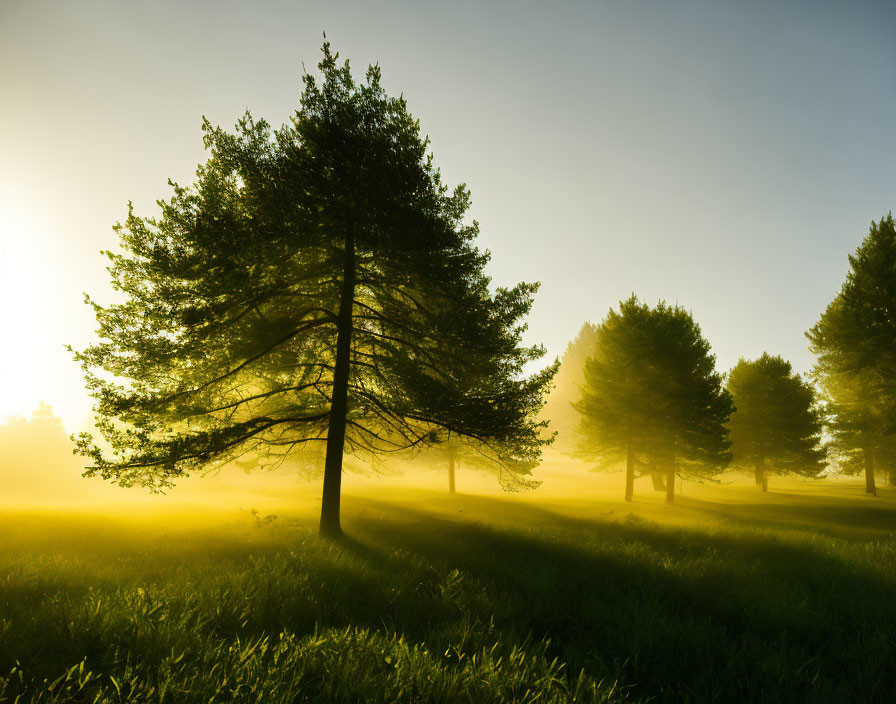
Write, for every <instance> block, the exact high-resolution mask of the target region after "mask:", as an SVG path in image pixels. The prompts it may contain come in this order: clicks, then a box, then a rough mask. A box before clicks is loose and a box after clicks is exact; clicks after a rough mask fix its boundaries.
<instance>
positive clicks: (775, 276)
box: [0, 0, 896, 428]
mask: <svg viewBox="0 0 896 704" xmlns="http://www.w3.org/2000/svg"><path fill="white" fill-rule="evenodd" d="M894 27H896V3H894V2H877V3H875V2H849V3H840V2H837V3H835V2H830V3H826V2H805V3H801V2H789V3H788V2H781V1H778V2H767V3H766V2H756V1H751V2H746V1H744V2H737V3H735V2H723V1H720V0H706V1H704V2H673V1H672V0H660V1H657V2H646V1H640V0H627V1H623V0H618V1H616V2H567V3H563V2H554V3H546V2H541V3H526V2H519V1H515V2H507V3H497V2H494V3H488V4H486V3H484V2H476V3H469V2H463V1H457V0H455V1H452V2H442V3H429V2H391V3H390V2H373V1H370V0H368V1H366V2H356V3H355V2H353V3H342V2H335V1H331V2H258V1H256V2H184V1H182V2H159V1H155V2H132V1H129V0H115V1H111V0H110V1H109V2H91V1H87V0H82V1H78V2H75V1H69V2H61V1H60V2H41V1H40V0H0V238H2V254H0V286H2V321H0V330H2V335H3V341H2V345H0V373H2V379H0V419H2V418H3V417H5V416H6V415H8V414H13V413H18V414H24V415H27V414H30V413H31V411H32V410H33V408H34V407H35V406H36V405H37V402H38V401H39V400H40V399H45V400H46V401H48V402H49V403H51V404H53V406H54V407H55V408H56V409H57V412H59V413H60V414H61V415H62V416H63V418H64V419H65V421H66V423H67V424H68V426H69V427H70V428H71V427H72V426H73V425H75V424H77V423H79V422H80V421H81V420H82V419H83V418H85V417H86V415H87V412H88V409H89V405H90V403H89V399H87V397H86V396H85V394H84V393H83V391H82V390H81V377H80V372H79V370H78V369H77V367H76V366H75V365H74V363H72V362H71V360H70V356H69V355H68V353H67V352H65V350H64V349H63V344H64V343H66V342H68V343H72V344H74V345H75V346H76V347H77V346H83V345H84V344H85V343H86V342H87V341H88V340H89V339H90V337H91V335H92V330H93V319H92V314H91V313H90V311H89V309H87V307H86V306H84V305H83V299H82V295H81V294H82V292H83V291H89V292H90V293H91V294H92V295H94V296H95V297H96V298H98V299H99V300H103V299H104V298H107V297H108V288H107V284H106V279H107V277H106V272H105V269H104V266H105V263H104V260H103V258H102V257H101V256H100V255H99V254H98V251H99V250H100V249H105V248H113V247H114V246H115V243H116V240H115V237H114V234H113V232H112V225H113V224H114V223H115V222H116V221H117V220H119V219H122V218H123V217H124V215H125V212H126V203H127V201H128V200H133V201H134V204H135V206H136V209H137V212H138V213H140V214H151V213H153V212H154V208H155V205H154V201H155V199H157V198H160V197H166V196H167V195H168V194H169V189H168V187H167V186H166V181H167V179H168V178H169V177H170V178H172V179H174V180H176V181H179V182H181V183H184V184H186V183H189V182H191V181H192V175H193V171H194V169H195V166H196V164H197V163H198V162H200V161H202V160H203V159H204V155H203V151H202V144H201V131H200V125H201V117H202V116H203V115H206V116H207V117H208V118H209V119H210V120H211V121H212V122H214V123H219V124H222V125H225V126H228V127H229V126H231V125H232V124H233V123H234V122H235V120H236V118H237V117H238V116H239V115H240V114H241V113H242V111H243V110H244V109H245V108H246V107H248V108H250V109H251V110H252V111H253V113H254V114H255V115H256V116H260V117H265V118H267V119H268V120H269V121H270V122H272V123H274V124H276V125H279V124H280V123H282V122H283V121H285V120H286V119H288V117H289V115H290V114H291V113H292V111H293V110H294V109H295V107H296V105H297V99H298V95H299V90H300V80H299V79H300V75H301V71H302V64H303V63H304V65H305V66H306V67H308V68H309V69H310V68H311V67H314V66H316V64H317V61H318V58H319V48H320V44H321V35H322V32H323V31H326V33H327V36H328V38H329V39H330V40H331V41H332V43H333V45H334V48H336V49H337V50H338V51H339V52H340V53H341V54H342V56H344V57H347V58H349V59H350V60H351V62H352V63H353V65H354V66H355V69H356V71H358V72H360V71H361V70H362V69H363V67H364V66H366V64H368V63H370V62H379V63H380V65H381V66H382V69H383V80H384V84H385V85H386V87H387V89H388V90H390V91H391V92H394V93H399V92H403V93H404V95H405V96H406V97H407V98H408V101H409V105H410V108H411V110H412V111H413V112H414V113H415V115H416V116H417V117H419V118H420V120H421V123H422V126H423V129H424V131H425V132H426V133H428V134H429V135H430V137H431V138H432V143H433V150H434V153H435V157H436V161H437V162H438V164H439V165H440V166H441V167H442V171H443V173H444V175H445V176H446V178H447V180H448V182H449V183H455V182H457V181H465V182H466V183H467V184H468V185H469V187H470V188H471V190H472V193H473V199H474V207H473V216H474V217H475V218H477V219H478V220H479V221H480V224H481V227H482V236H481V245H482V246H484V247H488V248H489V249H491V250H492V252H493V261H492V265H491V271H492V273H493V275H494V278H495V280H496V282H497V283H502V284H509V283H514V282H516V281H518V280H539V281H541V282H542V289H541V292H540V293H539V295H538V298H537V302H536V304H535V307H534V309H533V312H532V316H531V319H530V330H529V337H530V339H531V340H532V341H540V342H543V343H544V344H545V345H546V346H547V347H548V350H549V352H550V354H551V356H553V355H557V354H560V353H562V351H563V349H564V348H565V345H566V343H567V341H568V340H569V339H570V338H571V337H572V336H573V335H574V334H575V333H576V331H577V330H578V328H579V327H580V326H581V324H582V322H583V321H584V320H586V319H591V320H594V321H597V320H600V319H601V318H602V317H603V316H604V314H605V313H606V311H607V309H608V308H609V307H610V306H612V305H614V304H615V303H616V302H617V301H618V300H619V299H621V298H626V297H627V296H628V295H629V294H630V293H631V292H636V293H638V294H639V295H641V296H642V297H643V298H645V299H647V300H648V301H650V302H655V301H656V300H657V299H659V298H665V299H666V300H668V301H673V302H675V301H677V302H679V303H681V304H682V305H684V306H686V307H688V308H690V309H691V310H693V312H694V315H695V317H696V319H697V320H698V321H699V323H700V324H701V325H702V327H703V331H704V334H705V335H706V336H707V337H708V339H709V340H710V342H711V343H712V345H713V347H714V349H715V351H716V354H717V355H718V359H719V366H720V367H721V368H723V369H727V368H729V367H730V366H731V365H732V364H733V363H734V362H735V361H736V360H737V358H738V357H739V356H742V355H746V356H754V355H758V354H759V353H761V352H762V351H763V350H768V351H770V352H773V353H780V354H782V355H784V356H786V357H788V358H790V359H791V360H792V361H793V362H794V364H795V366H796V368H797V369H799V370H801V371H802V370H807V369H808V368H809V367H810V365H811V363H812V358H811V355H810V354H809V352H808V350H807V348H806V341H805V338H804V337H803V332H804V331H805V330H806V329H807V328H808V327H809V326H811V325H812V323H813V322H814V321H815V320H816V319H817V317H818V315H819V314H820V313H821V312H822V311H823V310H824V308H825V306H826V305H827V303H828V301H829V300H830V299H831V298H832V297H833V295H834V294H835V292H836V291H837V289H838V287H839V285H840V283H841V281H842V279H843V276H844V274H845V272H846V268H847V254H848V253H849V252H851V251H852V250H854V249H855V247H856V246H857V245H858V243H859V241H860V240H861V238H862V237H863V235H864V234H865V233H866V232H867V229H868V225H869V222H870V221H871V220H872V219H877V218H879V217H880V216H881V215H883V214H885V213H886V212H887V211H889V210H890V209H892V208H894V206H896V169H894V164H896V33H894Z"/></svg>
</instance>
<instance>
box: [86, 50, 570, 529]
mask: <svg viewBox="0 0 896 704" xmlns="http://www.w3.org/2000/svg"><path fill="white" fill-rule="evenodd" d="M319 69H320V74H321V75H320V78H317V77H315V76H313V75H310V74H307V75H305V76H304V91H303V93H302V96H301V100H300V106H299V109H298V110H297V112H296V113H295V115H294V116H293V117H292V119H291V121H290V122H289V123H287V124H286V125H284V126H282V127H281V128H280V129H278V130H273V129H272V128H271V127H270V126H269V125H268V123H267V122H265V121H264V120H256V119H254V118H253V117H252V116H251V115H250V114H249V113H246V115H245V116H244V117H243V118H242V119H241V120H240V121H239V123H238V125H237V127H236V130H235V131H234V132H233V133H230V132H227V131H225V130H223V129H221V128H218V127H213V126H212V125H211V124H209V123H208V122H207V121H206V122H205V124H204V133H205V137H204V142H205V146H206V148H207V150H208V151H209V153H210V155H209V158H208V161H207V162H206V163H205V164H204V165H201V166H200V167H199V168H198V170H197V180H196V183H195V184H194V185H193V186H190V187H181V186H179V185H177V184H174V183H172V184H171V185H172V188H173V195H172V197H171V198H170V199H169V200H167V201H159V206H160V209H161V212H160V214H159V215H158V216H157V217H146V218H143V217H138V216H137V215H135V214H134V212H133V209H132V208H131V209H130V210H129V214H128V218H127V220H126V221H125V222H124V223H123V224H120V225H118V226H117V228H116V229H117V231H118V233H119V235H120V240H121V250H122V251H121V252H119V253H106V254H107V256H108V257H109V260H110V262H111V264H110V266H109V271H110V273H111V277H112V283H113V285H114V287H115V288H116V289H117V290H118V291H119V292H120V293H121V294H123V299H124V300H123V302H121V303H115V304H112V305H108V306H102V305H99V304H97V303H92V304H93V307H94V309H95V312H96V316H97V321H98V324H99V330H98V333H99V338H100V339H99V341H98V342H97V343H95V344H94V345H92V346H90V347H88V348H87V349H86V350H84V351H82V352H79V353H77V355H76V356H77V358H78V359H79V360H80V361H81V363H82V366H83V368H84V371H85V374H86V378H87V382H88V386H89V388H90V390H91V391H92V393H93V395H94V398H95V399H96V404H95V412H96V415H97V417H98V423H97V427H98V428H99V430H100V431H101V433H102V436H103V438H104V440H105V445H106V446H105V447H103V446H101V443H98V442H97V441H95V439H94V438H92V437H91V436H89V435H83V436H82V437H81V438H80V442H79V447H80V451H81V452H82V453H84V454H86V455H87V456H89V457H90V458H91V459H92V465H91V466H90V467H89V468H88V470H87V473H88V474H98V475H100V476H102V477H104V478H107V479H110V480H113V481H115V482H117V483H119V484H122V485H133V484H141V485H145V486H149V487H152V488H164V487H168V486H170V485H171V484H172V483H173V482H174V481H175V480H176V479H177V478H178V477H182V476H185V475H187V474H189V473H190V472H191V471H195V470H197V469H200V468H203V467H207V466H208V465H209V464H216V463H225V462H229V461H232V460H236V459H238V458H240V457H243V456H246V455H253V456H254V455H263V456H270V455H273V456H275V457H277V456H280V457H283V456H288V455H289V453H290V452H293V451H295V450H297V449H299V448H301V447H303V446H305V445H307V444H310V443H311V444H313V443H323V444H325V447H326V450H325V452H326V459H325V467H324V480H323V483H324V487H323V505H322V511H321V533H322V534H325V535H338V534H339V533H340V532H341V527H340V523H339V497H340V482H341V474H342V465H343V462H342V460H343V452H344V451H345V452H348V453H349V454H351V455H355V456H377V455H382V454H383V453H389V452H400V451H406V450H407V449H409V448H417V447H422V446H425V445H428V444H432V443H435V442H439V441H440V440H443V439H444V438H445V437H447V436H449V435H455V436H459V437H463V438H466V439H468V440H469V441H472V442H476V443H480V444H481V445H482V446H484V447H488V448H492V449H493V451H494V456H495V458H496V459H497V460H498V461H507V463H508V466H509V467H513V466H516V465H517V464H518V463H520V462H534V461H536V460H537V459H538V458H539V457H540V452H541V447H542V446H543V444H544V442H545V440H544V426H545V423H544V422H543V421H540V420H539V419H538V418H537V414H538V412H539V410H540V409H541V406H542V402H543V401H542V397H543V393H544V391H545V389H546V387H547V386H548V385H549V383H550V380H551V378H552V376H553V374H554V372H555V370H556V366H555V365H552V366H548V367H547V368H544V369H542V370H541V371H537V372H535V373H527V369H528V368H529V365H531V363H532V362H534V361H536V360H538V359H539V358H541V357H542V356H543V354H544V351H543V348H541V347H540V346H528V347H527V346H523V345H522V344H521V339H522V334H523V332H524V330H525V323H524V319H525V316H526V315H527V313H528V312H529V309H530V307H531V304H532V297H533V294H534V293H535V291H536V290H537V284H528V283H523V284H519V285H517V286H515V287H512V288H502V287H498V288H496V289H494V290H492V289H493V287H492V285H491V281H490V279H489V277H488V275H487V274H486V270H485V269H486V264H487V263H488V261H489V253H488V252H486V251H481V250H479V249H478V248H477V247H476V246H475V239H476V236H477V234H478V225H477V223H476V222H475V221H473V222H467V220H466V213H467V210H468V208H469V205H470V194H469V192H468V190H467V189H466V188H465V187H464V186H463V185H460V186H458V187H457V188H455V189H453V190H449V189H448V188H447V187H446V186H445V185H444V184H443V183H442V180H441V177H440V174H439V171H438V169H437V168H436V167H435V166H434V163H433V157H432V155H431V154H429V153H428V151H427V150H428V140H427V139H426V138H425V137H423V136H422V135H421V133H420V126H419V123H418V121H417V120H416V119H414V117H413V116H412V115H411V114H410V113H409V112H408V109H407V105H406V102H405V100H404V99H403V98H394V97H390V96H388V95H387V94H386V93H385V91H384V90H383V88H382V86H381V84H380V71H379V69H378V68H377V67H374V66H372V67H370V68H368V70H367V73H366V80H365V81H363V82H361V83H355V81H354V79H353V77H352V74H351V71H350V68H349V65H348V62H345V63H339V61H338V55H337V54H335V53H333V52H331V50H330V48H329V45H328V44H324V47H323V60H322V61H321V63H320V64H319Z"/></svg>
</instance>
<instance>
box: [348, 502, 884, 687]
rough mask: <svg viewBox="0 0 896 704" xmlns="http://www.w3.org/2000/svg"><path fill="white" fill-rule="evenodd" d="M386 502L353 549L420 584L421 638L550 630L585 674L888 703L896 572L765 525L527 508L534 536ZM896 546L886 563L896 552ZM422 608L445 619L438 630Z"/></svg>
mask: <svg viewBox="0 0 896 704" xmlns="http://www.w3.org/2000/svg"><path fill="white" fill-rule="evenodd" d="M502 504H503V502H501V501H497V500H492V499H484V498H480V499H475V498H472V497H465V499H464V501H463V504H462V505H465V506H467V507H468V508H469V507H472V506H475V507H476V511H475V513H476V514H477V515H488V513H489V511H488V509H489V507H490V506H491V507H492V508H494V509H495V513H497V514H499V515H500V514H502V512H506V511H507V506H506V505H502ZM695 505H698V506H699V507H700V508H701V509H703V510H706V507H703V506H701V505H699V504H695ZM378 508H379V510H380V511H381V512H382V514H383V515H387V514H388V513H390V512H391V513H392V516H393V518H392V519H391V520H390V519H387V518H381V519H376V520H370V519H368V520H365V521H364V522H363V524H362V523H359V524H357V525H356V526H350V528H355V529H357V531H358V534H359V535H363V537H361V538H358V539H357V540H356V542H355V543H354V544H351V545H350V546H349V547H348V548H347V549H349V550H362V549H363V550H364V551H366V554H367V555H368V556H369V555H371V552H370V551H371V550H373V549H378V550H379V558H378V559H379V560H381V561H382V560H385V562H382V563H381V564H386V565H388V567H387V568H386V569H385V573H391V574H394V575H395V576H396V578H397V579H398V580H399V581H403V580H406V578H407V576H408V575H409V574H413V579H416V580H418V582H417V583H418V585H419V587H420V588H419V590H418V591H417V592H415V593H414V594H411V595H404V598H399V599H398V600H397V604H398V606H399V608H398V609H396V610H395V611H393V612H391V613H390V615H389V620H388V622H389V625H390V627H392V628H394V629H396V630H399V631H401V632H403V633H405V634H407V635H408V636H410V637H414V638H423V637H426V633H429V635H430V637H431V636H432V632H433V628H435V630H436V632H438V631H439V630H440V629H441V630H442V631H443V632H444V633H445V634H446V636H450V635H451V634H452V633H453V630H452V626H454V625H455V624H456V623H457V622H458V621H463V622H464V623H465V624H467V628H468V631H467V634H466V636H465V637H466V638H467V639H468V640H469V641H470V643H469V646H470V647H473V646H474V645H478V644H479V643H480V642H484V641H483V639H484V638H486V637H492V638H494V637H495V636H496V635H497V636H498V637H500V638H501V639H506V640H508V641H509V642H526V640H527V638H534V639H537V640H540V639H545V638H549V639H551V641H552V646H551V647H552V649H553V650H554V652H555V655H556V656H557V657H559V658H560V659H561V661H563V662H565V663H566V664H567V666H568V667H569V668H570V669H571V670H572V671H577V670H578V669H579V668H584V669H585V670H586V671H587V672H588V673H589V674H591V675H593V676H595V677H596V678H598V679H600V678H619V679H621V680H622V681H623V682H625V683H628V684H631V685H633V686H634V690H633V691H634V692H635V693H637V694H639V695H649V696H655V697H659V698H661V699H667V698H668V699H676V700H680V699H683V698H684V699H687V698H689V697H690V698H693V699H695V700H712V699H719V700H722V701H732V700H741V701H744V700H751V701H761V700H770V701H771V700H775V701H780V700H781V699H782V698H784V699H787V698H796V697H797V696H804V695H805V694H806V693H808V692H811V693H812V696H813V697H815V698H816V699H819V698H820V699H821V700H832V701H834V700H842V699H843V698H844V697H847V698H852V697H853V696H854V695H855V694H856V693H861V695H862V697H863V698H865V699H866V700H881V699H882V696H881V692H882V690H880V689H877V688H878V687H879V686H883V684H884V683H885V682H887V681H888V678H890V677H892V675H893V669H892V668H893V666H892V664H891V658H889V657H886V656H885V655H884V653H887V652H889V648H890V646H889V643H890V642H891V639H892V637H893V636H894V635H896V633H894V626H893V623H894V619H893V617H894V616H896V607H894V605H893V600H892V594H893V590H894V587H896V580H894V579H893V575H892V574H891V573H889V572H886V571H884V570H878V569H873V568H868V569H861V568H857V564H856V563H854V562H850V561H849V560H845V559H838V558H837V557H836V556H834V557H832V556H831V555H829V554H827V553H825V552H824V551H823V550H814V549H811V547H807V546H806V545H804V544H799V543H790V542H786V541H782V540H779V539H777V538H776V537H774V536H771V535H763V534H761V533H738V532H736V531H731V530H727V531H726V530H722V531H717V532H706V531H701V530H693V529H685V528H675V527H664V526H659V525H656V524H651V523H650V522H646V521H643V520H638V519H633V520H628V521H622V522H618V521H617V522H596V521H590V520H586V519H576V518H570V517H567V516H563V515H559V514H556V513H553V512H550V511H546V510H544V509H540V508H536V507H533V506H531V505H525V504H517V505H516V506H515V507H514V509H513V512H514V513H515V514H516V522H517V525H524V526H529V528H527V529H521V528H519V527H507V526H501V525H487V524H483V523H476V522H468V521H457V520H451V519H447V518H436V517H433V516H432V515H430V514H429V513H428V512H427V511H425V510H415V509H414V508H413V507H411V506H407V505H404V506H390V505H388V504H387V503H381V504H380V505H379V507H378ZM801 509H802V507H801ZM749 513H750V512H749V511H747V512H746V514H747V515H749ZM804 516H805V518H806V520H809V519H811V518H813V516H814V514H813V513H812V512H811V511H809V512H807V513H805V514H804ZM756 520H757V522H758V524H759V525H769V526H771V525H772V524H770V523H768V522H766V521H765V518H764V517H763V516H761V515H760V516H758V517H757V518H756ZM844 520H846V518H844ZM872 525H875V526H877V525H878V524H877V523H872ZM362 546H363V548H362ZM892 548H893V546H892V545H891V546H890V548H889V553H888V554H887V555H883V556H882V557H886V558H892V556H893V551H892ZM359 554H362V553H359ZM408 571H409V572H408ZM402 573H403V576H399V575H402ZM393 603H396V602H393ZM421 611H423V612H426V613H428V614H429V618H428V620H427V621H426V627H425V628H422V629H421V627H420V618H419V616H420V613H421ZM345 615H346V616H347V617H350V618H352V619H358V618H359V619H361V620H362V621H367V620H368V618H366V617H365V615H364V614H362V613H356V614H352V615H349V614H345ZM477 629H478V630H477Z"/></svg>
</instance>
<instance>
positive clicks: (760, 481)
mask: <svg viewBox="0 0 896 704" xmlns="http://www.w3.org/2000/svg"><path fill="white" fill-rule="evenodd" d="M756 486H761V487H762V490H763V491H768V478H767V477H766V476H765V458H764V457H759V458H758V459H757V460H756Z"/></svg>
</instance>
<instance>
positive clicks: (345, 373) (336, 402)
mask: <svg viewBox="0 0 896 704" xmlns="http://www.w3.org/2000/svg"><path fill="white" fill-rule="evenodd" d="M344 267H345V268H344V271H343V276H342V291H341V292H340V295H339V312H338V313H337V320H336V327H337V333H336V364H335V367H334V369H333V392H332V397H331V400H330V419H329V425H328V428H327V458H326V460H325V462H324V489H323V498H322V500H321V507H320V535H321V537H323V538H338V537H340V536H341V535H342V526H341V525H340V522H339V503H340V499H341V495H342V454H343V451H344V448H345V426H346V422H345V421H346V416H347V414H348V377H349V367H350V366H351V351H352V307H353V304H354V298H355V240H354V234H353V232H352V229H351V227H349V228H348V233H347V234H346V237H345V265H344Z"/></svg>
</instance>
